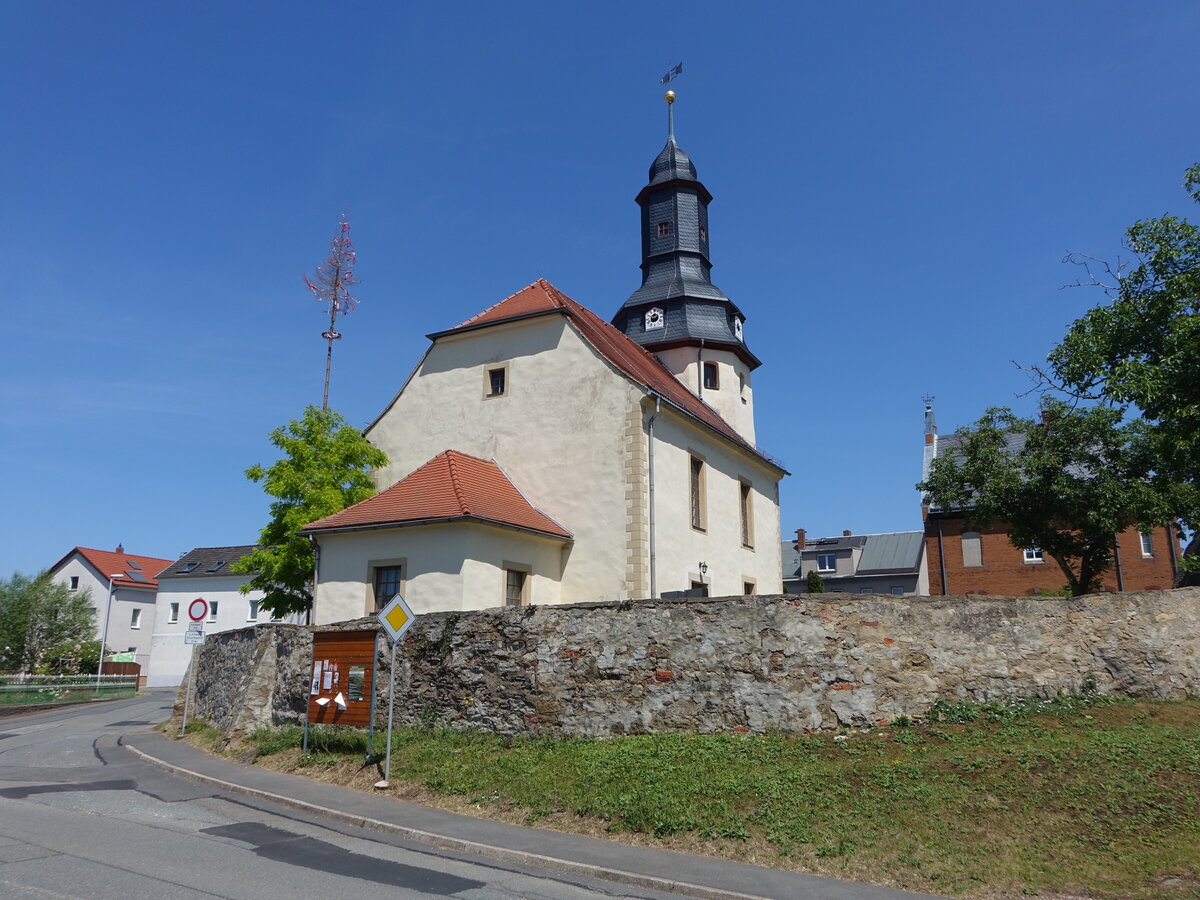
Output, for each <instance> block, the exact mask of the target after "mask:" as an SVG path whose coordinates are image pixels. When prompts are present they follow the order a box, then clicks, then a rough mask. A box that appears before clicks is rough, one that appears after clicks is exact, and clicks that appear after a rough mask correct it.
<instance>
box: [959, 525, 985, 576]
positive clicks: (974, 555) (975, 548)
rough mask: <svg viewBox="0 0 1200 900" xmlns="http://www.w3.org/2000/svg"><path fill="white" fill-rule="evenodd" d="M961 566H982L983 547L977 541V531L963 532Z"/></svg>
mask: <svg viewBox="0 0 1200 900" xmlns="http://www.w3.org/2000/svg"><path fill="white" fill-rule="evenodd" d="M962 558H963V563H962V564H963V566H964V567H967V566H982V565H983V547H982V546H981V542H980V540H979V532H978V531H964V532H963V535H962Z"/></svg>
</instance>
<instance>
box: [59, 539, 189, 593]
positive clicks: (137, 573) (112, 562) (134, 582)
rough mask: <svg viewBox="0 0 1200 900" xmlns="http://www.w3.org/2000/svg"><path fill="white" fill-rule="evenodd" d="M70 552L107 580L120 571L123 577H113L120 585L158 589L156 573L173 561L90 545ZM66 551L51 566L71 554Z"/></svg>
mask: <svg viewBox="0 0 1200 900" xmlns="http://www.w3.org/2000/svg"><path fill="white" fill-rule="evenodd" d="M71 553H78V554H79V555H80V556H82V557H83V558H84V559H85V560H87V563H88V565H90V566H91V567H92V568H93V569H95V570H96V571H97V572H99V573H100V577H101V578H103V579H105V580H107V579H108V576H109V575H115V574H117V573H118V572H120V573H122V575H123V577H122V578H119V579H114V582H115V583H116V584H119V585H120V586H121V587H133V588H146V589H147V590H158V573H159V572H161V571H162V570H163V569H165V568H167V566H169V565H171V564H172V563H174V562H175V560H173V559H159V558H158V557H157V556H135V555H134V554H132V553H126V552H124V550H121V551H120V552H117V551H115V550H93V549H91V548H90V547H76V548H75V549H74V550H72V551H71ZM71 553H68V554H67V555H66V556H64V557H63V558H62V559H60V560H59V561H58V562H57V563H55V564H54V565H53V566H52V567H51V568H52V569H57V568H58V567H59V566H60V565H62V564H63V563H64V562H66V561H67V559H68V558H69V557H70V556H71Z"/></svg>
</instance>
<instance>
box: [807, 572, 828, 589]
mask: <svg viewBox="0 0 1200 900" xmlns="http://www.w3.org/2000/svg"><path fill="white" fill-rule="evenodd" d="M804 582H805V584H804V591H805V593H808V594H823V593H825V579H824V578H822V577H821V575H820V573H819V572H818V571H817V570H816V569H813V570H811V571H810V572H809V573H808V574H807V575H805V576H804Z"/></svg>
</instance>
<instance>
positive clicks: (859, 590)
mask: <svg viewBox="0 0 1200 900" xmlns="http://www.w3.org/2000/svg"><path fill="white" fill-rule="evenodd" d="M858 592H859V593H860V594H873V593H875V592H874V591H873V590H871V588H859V589H858Z"/></svg>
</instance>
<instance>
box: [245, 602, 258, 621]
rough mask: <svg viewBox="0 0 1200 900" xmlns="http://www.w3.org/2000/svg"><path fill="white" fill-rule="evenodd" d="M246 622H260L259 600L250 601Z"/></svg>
mask: <svg viewBox="0 0 1200 900" xmlns="http://www.w3.org/2000/svg"><path fill="white" fill-rule="evenodd" d="M246 621H247V622H257V621H258V601H257V600H251V601H250V608H249V610H247V612H246Z"/></svg>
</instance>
